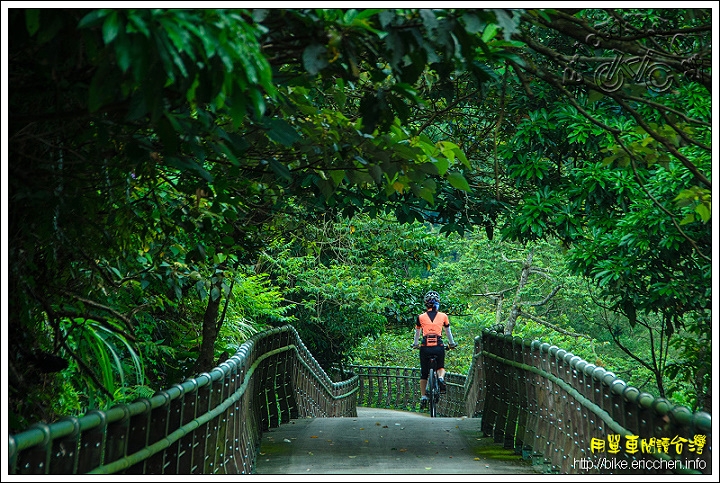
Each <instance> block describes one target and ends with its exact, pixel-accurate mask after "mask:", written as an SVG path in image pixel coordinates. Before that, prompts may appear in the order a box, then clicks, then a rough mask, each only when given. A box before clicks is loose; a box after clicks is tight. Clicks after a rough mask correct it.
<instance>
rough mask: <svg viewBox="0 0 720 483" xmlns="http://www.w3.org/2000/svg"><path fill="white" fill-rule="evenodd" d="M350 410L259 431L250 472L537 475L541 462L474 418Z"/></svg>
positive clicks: (375, 410) (264, 473) (273, 473)
mask: <svg viewBox="0 0 720 483" xmlns="http://www.w3.org/2000/svg"><path fill="white" fill-rule="evenodd" d="M357 411H358V417H356V418H307V419H295V420H292V421H290V422H288V423H285V424H281V425H280V427H279V428H273V429H271V430H270V431H267V432H265V433H263V437H262V443H261V446H260V454H259V456H258V458H257V462H256V465H255V471H256V474H258V475H278V474H285V475H290V474H294V475H316V474H364V475H367V474H513V475H520V474H525V475H527V474H539V473H541V467H539V466H532V464H531V463H530V462H529V461H526V460H523V459H522V457H520V456H518V455H515V454H514V452H513V451H512V450H505V449H503V448H502V445H501V444H496V443H493V441H492V438H488V437H483V436H482V433H481V432H480V419H479V418H430V417H428V416H427V414H420V413H411V412H406V411H393V410H389V409H372V408H362V407H359V408H358V409H357ZM528 478H529V476H525V477H523V478H522V479H523V481H526V480H527V479H528Z"/></svg>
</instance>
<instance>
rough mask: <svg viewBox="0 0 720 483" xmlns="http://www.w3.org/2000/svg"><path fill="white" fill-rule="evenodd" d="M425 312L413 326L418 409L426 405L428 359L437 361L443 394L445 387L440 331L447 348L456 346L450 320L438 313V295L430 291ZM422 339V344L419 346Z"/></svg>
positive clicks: (443, 348)
mask: <svg viewBox="0 0 720 483" xmlns="http://www.w3.org/2000/svg"><path fill="white" fill-rule="evenodd" d="M425 307H426V309H427V310H426V312H423V313H422V314H420V315H419V316H418V320H417V323H416V324H415V339H414V340H413V347H414V348H415V349H417V348H418V347H419V348H420V407H421V408H424V407H425V406H426V405H427V401H428V398H427V395H426V394H425V388H426V387H427V380H428V374H429V373H430V358H431V357H432V356H435V358H436V360H437V375H438V383H439V384H438V385H439V386H440V392H441V393H444V392H445V390H446V385H445V345H444V343H443V340H442V337H441V336H442V331H443V329H445V334H446V335H447V341H448V347H449V348H451V349H453V348H455V347H457V344H456V343H455V341H454V340H453V336H452V332H451V331H450V320H449V319H448V316H447V314H445V313H444V312H439V309H440V295H439V294H438V293H437V292H435V291H433V290H431V291H429V292H428V293H426V294H425ZM421 338H422V344H421Z"/></svg>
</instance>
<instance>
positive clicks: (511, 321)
mask: <svg viewBox="0 0 720 483" xmlns="http://www.w3.org/2000/svg"><path fill="white" fill-rule="evenodd" d="M533 250H534V249H533V248H531V249H530V252H529V253H528V256H527V260H525V263H524V264H523V268H522V271H521V272H520V281H519V282H518V288H517V292H515V300H513V304H512V308H511V309H510V316H509V317H508V319H507V321H506V322H505V335H512V331H513V329H514V328H515V322H517V318H518V317H519V316H520V313H521V312H522V308H521V306H520V301H521V297H520V294H521V293H522V290H523V287H525V284H526V283H527V281H528V277H529V276H530V267H532V259H533Z"/></svg>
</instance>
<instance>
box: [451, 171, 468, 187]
mask: <svg viewBox="0 0 720 483" xmlns="http://www.w3.org/2000/svg"><path fill="white" fill-rule="evenodd" d="M448 181H450V184H451V185H452V186H453V187H454V188H457V189H461V190H463V191H470V185H469V184H468V182H467V180H466V179H465V177H464V176H463V175H462V174H460V173H458V172H457V171H455V172H452V173H450V175H449V176H448Z"/></svg>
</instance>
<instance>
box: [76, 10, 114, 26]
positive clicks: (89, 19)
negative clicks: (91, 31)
mask: <svg viewBox="0 0 720 483" xmlns="http://www.w3.org/2000/svg"><path fill="white" fill-rule="evenodd" d="M111 12H112V10H110V9H107V8H101V9H99V10H95V11H93V12H90V13H89V14H87V15H85V16H84V17H83V18H82V20H80V22H78V28H79V29H81V28H91V27H96V26H98V25H100V23H101V21H102V19H103V18H105V17H106V16H107V15H108V14H109V13H111Z"/></svg>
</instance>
